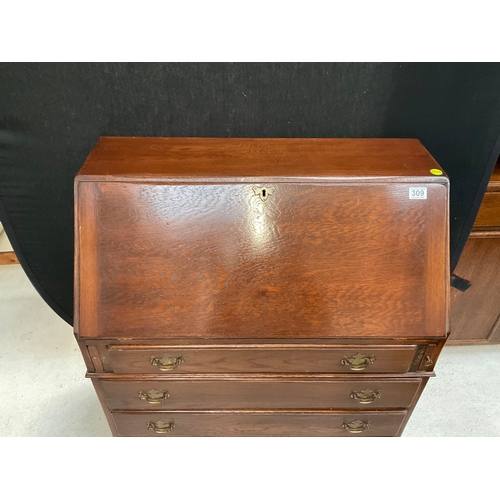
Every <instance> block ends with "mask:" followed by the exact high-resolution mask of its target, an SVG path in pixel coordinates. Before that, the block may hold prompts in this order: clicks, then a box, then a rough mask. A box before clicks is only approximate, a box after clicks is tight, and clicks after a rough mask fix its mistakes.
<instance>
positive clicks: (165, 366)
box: [151, 355, 184, 372]
mask: <svg viewBox="0 0 500 500" xmlns="http://www.w3.org/2000/svg"><path fill="white" fill-rule="evenodd" d="M182 363H184V358H183V357H182V356H168V355H165V356H163V357H162V358H156V357H155V356H151V364H152V365H153V366H157V367H158V368H159V369H160V371H162V372H169V371H171V370H175V369H176V368H177V367H178V366H179V365H182Z"/></svg>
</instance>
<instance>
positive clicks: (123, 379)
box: [75, 137, 449, 436]
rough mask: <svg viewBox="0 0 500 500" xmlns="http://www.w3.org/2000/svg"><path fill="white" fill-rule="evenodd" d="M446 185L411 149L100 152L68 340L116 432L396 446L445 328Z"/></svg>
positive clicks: (193, 141) (172, 142) (188, 143)
mask: <svg viewBox="0 0 500 500" xmlns="http://www.w3.org/2000/svg"><path fill="white" fill-rule="evenodd" d="M448 189H449V188H448V179H447V178H446V176H445V175H444V174H443V173H442V172H441V170H440V168H439V165H437V163H436V162H435V161H434V159H433V158H432V157H431V156H430V155H429V153H428V152H427V150H426V149H425V148H424V147H423V146H422V145H421V144H420V142H419V141H417V140H413V139H216V138H212V139H204V138H203V139H202V138H128V137H103V138H101V139H100V140H99V142H98V143H97V145H96V146H95V148H94V149H93V151H92V152H91V154H90V155H89V157H88V158H87V160H86V162H85V164H84V165H83V167H82V169H81V170H80V172H79V173H78V175H77V177H76V179H75V235H76V247H75V248H76V255H75V335H76V336H77V339H78V342H79V345H80V348H81V351H82V354H83V356H84V358H85V361H86V364H87V368H88V374H87V376H88V377H90V378H91V380H92V382H93V384H94V387H95V389H96V392H97V394H98V396H99V398H100V401H101V403H102V406H103V408H104V411H105V413H106V416H107V418H108V421H109V424H110V427H111V429H112V432H113V434H114V435H117V436H398V435H401V433H402V431H403V429H404V426H405V424H406V422H407V420H408V418H409V417H410V414H411V412H412V410H413V408H414V407H415V404H416V403H417V400H418V398H419V396H420V394H421V392H422V390H423V389H424V387H425V384H426V383H427V381H428V379H429V377H431V376H433V375H434V372H433V369H434V366H435V363H436V361H437V359H438V356H439V353H440V351H441V348H442V347H443V345H444V342H445V340H446V337H447V333H448V316H449V313H448V310H449V260H448V259H449V256H448Z"/></svg>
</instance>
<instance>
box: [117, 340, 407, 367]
mask: <svg viewBox="0 0 500 500" xmlns="http://www.w3.org/2000/svg"><path fill="white" fill-rule="evenodd" d="M415 350H416V346H415V345H405V346H393V345H391V346H380V345H378V346H370V345H357V346H356V345H350V346H335V347H332V346H331V345H324V346H322V345H296V346H290V345H275V344H273V345H269V344H263V345H252V346H241V345H239V346H217V345H216V346H209V347H208V346H194V347H193V346H168V345H165V346H154V347H151V346H137V345H133V346H128V345H111V346H110V347H109V360H110V362H111V366H112V370H113V372H114V373H143V374H147V373H157V374H167V373H172V372H174V373H266V372H269V373H273V372H274V373H405V372H407V371H408V370H409V368H410V365H411V363H412V360H413V357H414V355H415Z"/></svg>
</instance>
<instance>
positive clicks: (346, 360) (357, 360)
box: [340, 352, 375, 372]
mask: <svg viewBox="0 0 500 500" xmlns="http://www.w3.org/2000/svg"><path fill="white" fill-rule="evenodd" d="M373 363H375V356H373V354H371V355H370V356H365V355H364V354H361V353H359V352H358V353H356V354H354V355H353V356H344V357H343V358H342V359H341V360H340V364H341V365H344V366H348V367H349V368H350V369H351V370H352V371H354V372H360V371H362V370H364V369H365V368H366V367H367V366H368V365H373Z"/></svg>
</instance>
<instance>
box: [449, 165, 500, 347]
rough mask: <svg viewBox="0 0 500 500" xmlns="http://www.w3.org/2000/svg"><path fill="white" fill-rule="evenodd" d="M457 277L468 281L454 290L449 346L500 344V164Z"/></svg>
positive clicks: (478, 215)
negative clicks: (465, 285)
mask: <svg viewBox="0 0 500 500" xmlns="http://www.w3.org/2000/svg"><path fill="white" fill-rule="evenodd" d="M455 273H456V274H457V275H458V276H461V277H462V278H465V279H467V280H469V281H470V282H471V283H472V286H471V287H470V288H469V289H468V290H467V291H466V292H460V291H458V290H456V289H454V288H452V292H451V334H450V338H449V343H450V344H456V345H460V344H489V343H499V342H500V164H497V167H496V169H495V171H494V172H493V175H492V176H491V180H490V182H489V184H488V188H487V190H486V194H485V195H484V198H483V202H482V204H481V207H480V209H479V212H478V214H477V217H476V220H475V222H474V227H473V229H472V232H471V235H470V237H469V241H468V242H467V245H466V246H465V249H464V251H463V253H462V256H461V258H460V262H459V263H458V266H457V268H456V269H455Z"/></svg>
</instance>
